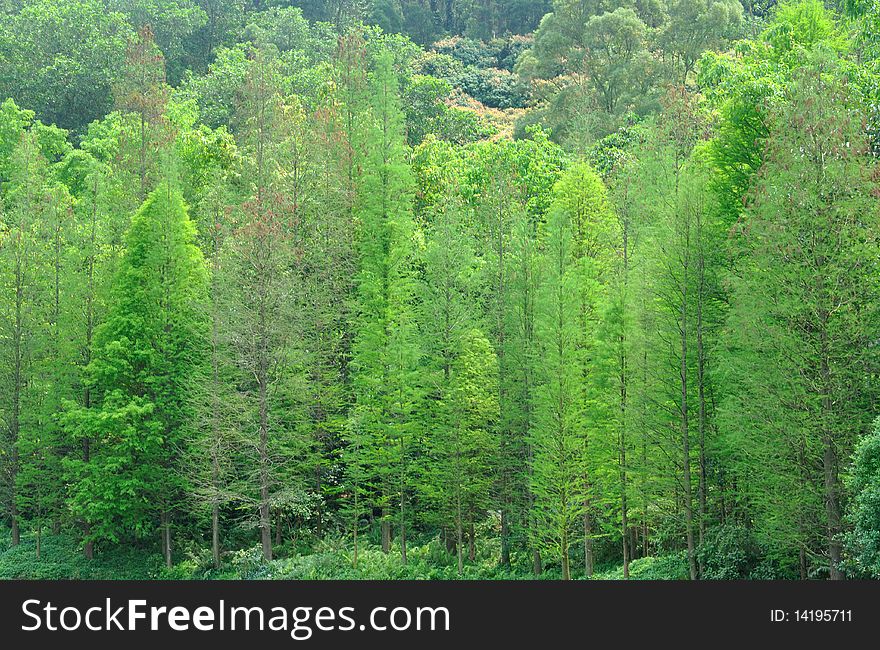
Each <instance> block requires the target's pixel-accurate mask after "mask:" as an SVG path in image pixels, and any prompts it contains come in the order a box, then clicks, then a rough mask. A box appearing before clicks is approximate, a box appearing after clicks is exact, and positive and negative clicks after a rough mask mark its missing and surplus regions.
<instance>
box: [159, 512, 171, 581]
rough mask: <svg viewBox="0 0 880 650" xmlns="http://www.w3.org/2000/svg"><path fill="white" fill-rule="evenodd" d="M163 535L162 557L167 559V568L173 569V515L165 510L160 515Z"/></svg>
mask: <svg viewBox="0 0 880 650" xmlns="http://www.w3.org/2000/svg"><path fill="white" fill-rule="evenodd" d="M159 522H160V527H161V534H162V555H164V557H165V566H166V567H167V568H169V569H170V568H171V514H170V513H169V512H168V510H167V509H166V508H163V510H162V513H161V514H160V515H159Z"/></svg>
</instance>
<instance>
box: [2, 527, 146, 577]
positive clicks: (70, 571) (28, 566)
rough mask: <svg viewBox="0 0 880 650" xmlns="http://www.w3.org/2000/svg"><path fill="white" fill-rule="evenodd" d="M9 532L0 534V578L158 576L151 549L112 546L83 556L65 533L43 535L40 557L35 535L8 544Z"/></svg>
mask: <svg viewBox="0 0 880 650" xmlns="http://www.w3.org/2000/svg"><path fill="white" fill-rule="evenodd" d="M9 542H10V540H9V534H8V531H6V532H5V533H4V535H3V542H2V545H0V548H2V549H3V550H2V551H0V579H6V580H10V579H21V580H71V579H74V580H146V579H149V578H155V577H159V576H160V574H161V564H162V558H161V557H160V555H159V554H158V553H157V552H155V551H154V550H152V549H151V550H149V551H145V549H143V548H138V547H133V546H129V547H124V546H115V547H113V548H111V549H108V550H101V549H100V548H99V549H97V551H96V553H95V557H94V559H92V560H88V559H86V557H85V555H84V554H83V551H82V547H81V545H80V543H79V541H78V540H77V539H76V538H74V537H73V536H70V535H68V534H64V533H61V534H58V535H43V538H42V542H41V544H40V559H39V560H38V559H37V555H36V550H37V545H36V539H35V538H34V536H33V535H30V534H27V535H22V539H21V544H19V545H18V546H16V547H14V548H13V547H10V546H9Z"/></svg>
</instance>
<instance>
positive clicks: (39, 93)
mask: <svg viewBox="0 0 880 650" xmlns="http://www.w3.org/2000/svg"><path fill="white" fill-rule="evenodd" d="M829 1H830V2H831V0H829ZM0 102H2V103H0V470H2V472H0V504H2V519H0V576H3V577H38V578H39V577H54V578H67V577H73V578H75V577H110V578H116V577H167V578H174V577H176V578H182V577H198V578H210V577H250V578H253V577H275V578H334V577H335V578H352V577H354V578H357V577H362V578H457V577H466V578H503V579H506V578H531V577H544V578H555V579H559V578H561V579H574V578H589V577H595V578H629V577H633V578H677V579H733V578H749V579H759V578H794V579H798V578H800V579H806V578H821V579H827V578H830V579H841V578H846V577H849V578H869V577H874V578H877V577H880V425H877V428H875V424H874V422H875V418H877V417H878V416H880V381H878V380H880V374H878V373H880V347H878V340H880V169H878V168H877V166H876V156H877V153H878V152H880V139H878V138H880V131H878V129H880V114H878V111H880V5H878V4H877V3H876V2H870V1H869V0H841V2H839V3H834V2H831V3H830V4H823V3H822V2H820V1H819V0H787V1H786V2H784V3H776V2H774V0H753V1H749V2H747V3H746V4H741V3H740V1H739V0H554V1H553V2H550V1H541V0H514V1H507V2H500V1H495V0H480V1H478V0H430V1H428V0H373V1H371V0H327V1H326V2H319V1H313V0H309V1H303V2H286V1H276V2H272V1H270V0H252V1H251V0H247V1H246V0H0Z"/></svg>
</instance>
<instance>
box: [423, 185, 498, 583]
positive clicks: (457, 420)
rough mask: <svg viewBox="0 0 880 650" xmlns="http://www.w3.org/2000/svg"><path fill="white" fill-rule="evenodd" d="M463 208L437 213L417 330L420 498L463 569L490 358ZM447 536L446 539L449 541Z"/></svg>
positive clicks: (493, 401)
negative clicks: (421, 395) (423, 431)
mask: <svg viewBox="0 0 880 650" xmlns="http://www.w3.org/2000/svg"><path fill="white" fill-rule="evenodd" d="M464 213H465V208H464V206H463V205H462V204H461V203H460V202H459V201H458V200H457V199H456V198H455V197H454V196H452V197H447V199H446V201H445V202H444V204H443V205H441V206H439V207H438V209H437V214H436V215H435V216H434V218H433V220H432V224H431V229H430V230H429V240H428V243H427V246H426V251H425V254H424V284H423V286H422V291H421V293H422V301H421V317H420V323H421V325H420V333H421V335H422V340H423V342H424V351H425V357H426V359H425V362H426V364H425V365H426V367H425V369H424V370H423V372H424V373H426V374H428V373H430V374H429V376H428V380H427V382H426V383H427V385H426V392H427V395H426V399H427V400H428V401H427V405H428V406H427V408H426V411H427V417H426V419H425V422H424V425H425V426H426V427H427V430H428V431H429V434H428V436H427V441H426V442H427V448H428V449H427V454H426V457H425V458H424V459H423V462H422V467H421V473H422V490H421V491H422V493H423V494H424V496H425V499H426V501H427V502H428V503H430V504H432V506H433V508H434V509H435V517H434V518H432V519H431V521H433V522H436V523H437V524H439V525H440V526H442V527H443V529H444V531H445V532H446V534H447V540H448V543H447V548H452V547H453V546H454V549H455V553H456V556H457V561H458V573H459V575H461V573H462V571H463V561H464V535H465V532H466V531H465V526H467V539H468V554H469V557H470V559H471V560H473V559H474V554H475V534H474V531H473V527H474V521H475V519H476V517H477V516H479V515H480V514H481V512H482V511H483V510H484V509H485V508H486V507H487V506H488V503H489V493H490V488H491V485H492V481H493V479H494V469H495V468H494V451H495V447H496V445H497V434H496V427H497V422H498V417H499V412H498V367H497V364H498V361H497V355H496V354H495V350H494V348H493V347H492V346H491V344H490V342H489V340H488V339H487V338H486V336H485V334H483V333H482V331H481V330H480V329H478V328H477V323H478V316H477V313H478V306H477V286H476V282H477V280H478V277H479V276H478V263H477V259H476V256H475V255H474V251H473V241H472V239H471V237H470V235H469V233H468V232H467V230H466V228H465V223H466V221H465V219H464V218H463V214H464ZM451 531H453V532H454V538H452V537H450V534H451Z"/></svg>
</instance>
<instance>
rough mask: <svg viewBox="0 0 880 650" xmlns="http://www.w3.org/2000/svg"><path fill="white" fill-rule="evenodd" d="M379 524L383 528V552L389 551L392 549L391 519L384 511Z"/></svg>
mask: <svg viewBox="0 0 880 650" xmlns="http://www.w3.org/2000/svg"><path fill="white" fill-rule="evenodd" d="M379 525H380V526H381V528H382V552H383V553H389V552H390V551H391V521H390V520H389V519H388V516H387V515H386V514H385V513H384V512H383V513H382V521H381V522H380V524H379ZM374 530H375V529H374Z"/></svg>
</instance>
